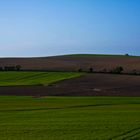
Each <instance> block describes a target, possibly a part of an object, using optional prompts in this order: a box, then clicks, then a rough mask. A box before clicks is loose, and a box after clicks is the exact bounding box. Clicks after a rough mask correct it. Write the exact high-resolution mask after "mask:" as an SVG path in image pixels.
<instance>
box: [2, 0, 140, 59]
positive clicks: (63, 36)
mask: <svg viewBox="0 0 140 140" xmlns="http://www.w3.org/2000/svg"><path fill="white" fill-rule="evenodd" d="M71 53H107V54H109V53H110V54H125V53H129V54H132V55H140V0H0V57H7V56H9V57H11V56H48V55H59V54H71Z"/></svg>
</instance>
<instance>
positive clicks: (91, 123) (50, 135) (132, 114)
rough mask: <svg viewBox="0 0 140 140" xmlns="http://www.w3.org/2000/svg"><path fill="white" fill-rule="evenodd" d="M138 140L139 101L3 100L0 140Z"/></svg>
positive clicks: (93, 98)
mask: <svg viewBox="0 0 140 140" xmlns="http://www.w3.org/2000/svg"><path fill="white" fill-rule="evenodd" d="M122 139H124V140H130V139H131V140H138V139H140V98H139V97H138V98H137V97H46V98H40V99H35V98H31V97H16V96H15V97H9V96H1V97H0V140H122Z"/></svg>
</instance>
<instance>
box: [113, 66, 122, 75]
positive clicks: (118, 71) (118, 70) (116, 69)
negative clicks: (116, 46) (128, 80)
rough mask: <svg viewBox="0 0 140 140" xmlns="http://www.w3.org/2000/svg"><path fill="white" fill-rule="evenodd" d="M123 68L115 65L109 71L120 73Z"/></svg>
mask: <svg viewBox="0 0 140 140" xmlns="http://www.w3.org/2000/svg"><path fill="white" fill-rule="evenodd" d="M123 70H124V69H123V67H122V66H118V67H116V68H115V69H113V70H112V71H111V72H112V73H116V74H120V73H122V71H123Z"/></svg>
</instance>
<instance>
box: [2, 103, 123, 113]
mask: <svg viewBox="0 0 140 140" xmlns="http://www.w3.org/2000/svg"><path fill="white" fill-rule="evenodd" d="M110 105H123V104H98V105H77V106H67V107H64V108H63V107H62V108H61V107H60V108H33V109H14V110H12V109H11V110H0V112H12V111H45V110H59V109H60V110H61V109H74V108H85V107H104V106H110Z"/></svg>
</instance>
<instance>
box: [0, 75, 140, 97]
mask: <svg viewBox="0 0 140 140" xmlns="http://www.w3.org/2000/svg"><path fill="white" fill-rule="evenodd" d="M0 95H19V96H23V95H25V96H48V95H57V96H62V95H68V96H79V95H80V96H140V76H128V75H108V74H87V75H85V76H82V77H79V78H73V79H70V80H64V81H61V82H58V83H55V84H53V85H50V86H16V87H0Z"/></svg>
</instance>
